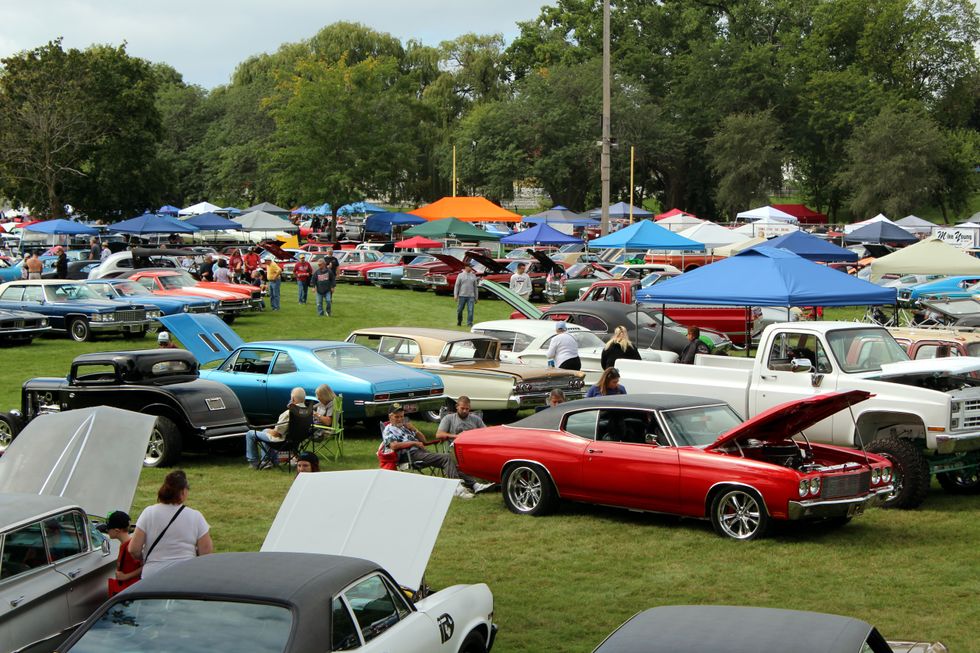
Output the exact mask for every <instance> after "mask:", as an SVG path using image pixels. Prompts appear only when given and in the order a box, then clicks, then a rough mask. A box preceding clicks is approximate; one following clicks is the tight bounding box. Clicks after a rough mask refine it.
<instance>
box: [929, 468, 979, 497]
mask: <svg viewBox="0 0 980 653" xmlns="http://www.w3.org/2000/svg"><path fill="white" fill-rule="evenodd" d="M936 480H937V481H939V485H941V486H942V488H943V489H944V490H946V491H947V492H949V493H950V494H980V470H978V469H977V468H976V467H974V468H973V469H958V470H956V471H955V472H942V473H941V474H936Z"/></svg>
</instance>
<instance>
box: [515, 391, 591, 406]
mask: <svg viewBox="0 0 980 653" xmlns="http://www.w3.org/2000/svg"><path fill="white" fill-rule="evenodd" d="M557 389H558V390H561V391H562V393H563V394H564V395H565V401H572V400H573V399H584V398H585V393H586V388H585V387H581V388H575V389H566V388H557ZM549 396H551V390H550V389H549V390H546V391H544V392H525V393H523V394H519V395H511V397H510V399H508V400H507V410H520V409H521V408H535V407H537V406H544V405H545V404H547V403H548V397H549Z"/></svg>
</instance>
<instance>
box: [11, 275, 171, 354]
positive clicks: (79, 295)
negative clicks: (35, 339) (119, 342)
mask: <svg viewBox="0 0 980 653" xmlns="http://www.w3.org/2000/svg"><path fill="white" fill-rule="evenodd" d="M0 308H6V309H11V310H15V311H30V312H32V313H40V314H41V315H44V316H46V317H47V318H48V321H49V323H50V325H51V328H52V329H53V330H55V331H64V332H66V333H67V334H68V335H69V337H71V338H72V340H75V341H77V342H84V341H86V340H89V339H90V338H91V337H92V335H93V334H94V333H98V334H102V333H121V334H123V335H127V336H133V337H142V336H143V335H144V334H145V333H146V332H147V330H148V329H149V328H150V326H151V325H152V324H153V320H154V319H156V318H158V317H160V311H159V310H158V309H157V308H155V307H152V306H151V307H147V306H144V305H143V304H130V303H126V304H124V303H122V302H118V301H109V300H107V299H102V297H100V296H99V295H97V294H95V292H93V291H92V290H91V289H90V288H89V287H88V286H85V285H84V284H82V283H80V282H77V281H58V280H33V281H11V282H10V283H5V284H3V285H2V286H0Z"/></svg>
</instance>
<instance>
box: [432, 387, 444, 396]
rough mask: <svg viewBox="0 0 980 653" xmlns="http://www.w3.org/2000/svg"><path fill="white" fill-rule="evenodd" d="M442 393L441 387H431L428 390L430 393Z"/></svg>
mask: <svg viewBox="0 0 980 653" xmlns="http://www.w3.org/2000/svg"><path fill="white" fill-rule="evenodd" d="M442 393H443V389H442V388H432V389H431V390H429V394H430V395H441V394H442Z"/></svg>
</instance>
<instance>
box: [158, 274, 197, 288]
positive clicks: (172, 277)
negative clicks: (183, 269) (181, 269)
mask: <svg viewBox="0 0 980 653" xmlns="http://www.w3.org/2000/svg"><path fill="white" fill-rule="evenodd" d="M157 279H158V280H159V281H160V285H161V286H163V287H164V289H166V290H177V289H178V288H190V287H192V286H194V285H195V284H194V278H193V277H191V275H189V274H188V275H186V278H185V276H184V275H182V274H166V275H160V276H159V277H157Z"/></svg>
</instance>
